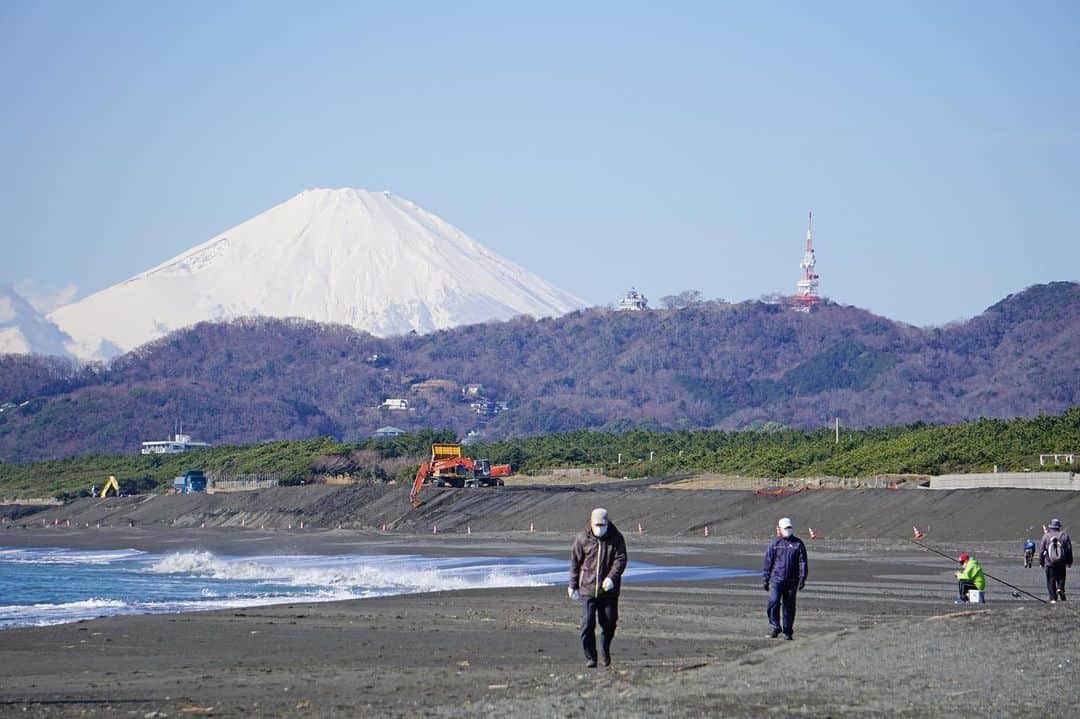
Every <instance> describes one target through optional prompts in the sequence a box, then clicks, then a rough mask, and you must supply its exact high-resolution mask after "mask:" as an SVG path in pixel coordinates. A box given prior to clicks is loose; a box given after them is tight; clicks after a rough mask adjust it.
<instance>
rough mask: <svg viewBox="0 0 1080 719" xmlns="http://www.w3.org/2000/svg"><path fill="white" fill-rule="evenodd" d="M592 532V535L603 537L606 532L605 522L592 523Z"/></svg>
mask: <svg viewBox="0 0 1080 719" xmlns="http://www.w3.org/2000/svg"><path fill="white" fill-rule="evenodd" d="M592 533H593V535H594V536H596V537H598V538H599V537H603V536H604V535H605V534H607V525H606V524H594V525H593V527H592Z"/></svg>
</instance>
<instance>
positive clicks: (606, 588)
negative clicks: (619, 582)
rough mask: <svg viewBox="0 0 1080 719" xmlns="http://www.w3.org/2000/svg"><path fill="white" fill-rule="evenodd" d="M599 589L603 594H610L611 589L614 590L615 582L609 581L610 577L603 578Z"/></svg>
mask: <svg viewBox="0 0 1080 719" xmlns="http://www.w3.org/2000/svg"><path fill="white" fill-rule="evenodd" d="M600 588H601V589H603V590H604V591H605V592H610V591H611V590H612V589H614V588H615V582H613V581H611V577H604V581H603V583H602V584H601V585H600Z"/></svg>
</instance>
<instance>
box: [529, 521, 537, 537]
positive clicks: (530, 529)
mask: <svg viewBox="0 0 1080 719" xmlns="http://www.w3.org/2000/svg"><path fill="white" fill-rule="evenodd" d="M535 531H536V530H535V529H534V528H533V523H532V522H529V534H532V533H533V532H535Z"/></svg>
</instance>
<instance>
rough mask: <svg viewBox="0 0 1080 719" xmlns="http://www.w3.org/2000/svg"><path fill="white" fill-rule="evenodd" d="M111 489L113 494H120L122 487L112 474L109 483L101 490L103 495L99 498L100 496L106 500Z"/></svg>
mask: <svg viewBox="0 0 1080 719" xmlns="http://www.w3.org/2000/svg"><path fill="white" fill-rule="evenodd" d="M110 489H111V490H112V491H113V494H115V495H119V494H120V485H119V483H117V481H116V477H114V476H113V475H111V474H110V475H109V481H108V482H106V483H105V486H104V487H102V488H101V494H100V495H98V496H100V497H101V498H102V499H105V493H106V492H108V491H109V490H110Z"/></svg>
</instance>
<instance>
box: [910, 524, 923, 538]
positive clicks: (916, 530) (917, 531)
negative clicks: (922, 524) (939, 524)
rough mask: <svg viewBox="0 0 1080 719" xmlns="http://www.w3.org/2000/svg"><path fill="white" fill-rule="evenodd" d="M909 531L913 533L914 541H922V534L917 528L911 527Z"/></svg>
mask: <svg viewBox="0 0 1080 719" xmlns="http://www.w3.org/2000/svg"><path fill="white" fill-rule="evenodd" d="M911 531H912V532H914V533H915V539H922V538H923V533H922V532H920V531H919V528H918V527H916V526H915V525H911Z"/></svg>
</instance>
